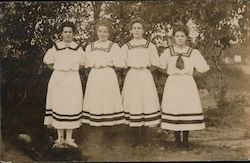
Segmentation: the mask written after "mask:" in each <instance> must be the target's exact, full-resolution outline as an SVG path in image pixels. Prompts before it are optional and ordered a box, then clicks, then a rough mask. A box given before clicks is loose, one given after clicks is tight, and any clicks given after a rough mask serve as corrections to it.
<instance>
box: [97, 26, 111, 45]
mask: <svg viewBox="0 0 250 163" xmlns="http://www.w3.org/2000/svg"><path fill="white" fill-rule="evenodd" d="M97 36H98V39H99V40H100V41H106V40H108V38H109V29H108V27H106V26H103V25H100V26H99V27H98V28H97Z"/></svg>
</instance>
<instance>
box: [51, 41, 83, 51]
mask: <svg viewBox="0 0 250 163" xmlns="http://www.w3.org/2000/svg"><path fill="white" fill-rule="evenodd" d="M54 46H55V48H56V50H57V51H58V50H64V49H67V48H69V49H70V50H74V51H77V50H78V49H79V48H80V47H81V44H77V43H76V42H74V41H72V42H71V43H70V45H69V47H66V46H65V43H63V42H62V41H61V42H58V43H55V44H54Z"/></svg>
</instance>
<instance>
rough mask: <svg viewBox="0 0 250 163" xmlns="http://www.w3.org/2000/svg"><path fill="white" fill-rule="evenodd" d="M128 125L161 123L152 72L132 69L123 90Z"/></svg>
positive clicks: (154, 124)
mask: <svg viewBox="0 0 250 163" xmlns="http://www.w3.org/2000/svg"><path fill="white" fill-rule="evenodd" d="M122 99H123V107H124V112H125V117H126V124H129V126H133V127H139V126H156V125H158V124H159V123H160V104H159V98H158V94H157V90H156V86H155V83H154V79H153V76H152V74H151V72H150V71H149V70H148V69H146V68H141V69H135V68H131V69H130V70H129V71H128V73H127V75H126V77H125V81H124V85H123V90H122Z"/></svg>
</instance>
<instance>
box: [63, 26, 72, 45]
mask: <svg viewBox="0 0 250 163" xmlns="http://www.w3.org/2000/svg"><path fill="white" fill-rule="evenodd" d="M62 38H63V41H64V42H71V41H72V40H73V29H72V28H71V27H64V28H63V31H62Z"/></svg>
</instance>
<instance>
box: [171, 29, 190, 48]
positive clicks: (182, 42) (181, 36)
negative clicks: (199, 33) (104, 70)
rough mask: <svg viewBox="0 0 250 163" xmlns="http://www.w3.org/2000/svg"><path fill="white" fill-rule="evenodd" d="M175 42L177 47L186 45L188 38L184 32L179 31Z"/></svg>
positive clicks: (175, 36)
mask: <svg viewBox="0 0 250 163" xmlns="http://www.w3.org/2000/svg"><path fill="white" fill-rule="evenodd" d="M174 40H175V43H176V44H177V45H185V44H186V41H187V36H186V34H185V33H184V32H182V31H177V32H176V33H175V35H174Z"/></svg>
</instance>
